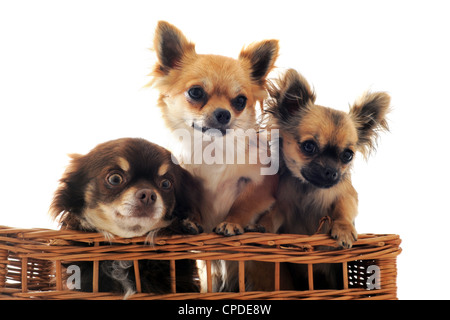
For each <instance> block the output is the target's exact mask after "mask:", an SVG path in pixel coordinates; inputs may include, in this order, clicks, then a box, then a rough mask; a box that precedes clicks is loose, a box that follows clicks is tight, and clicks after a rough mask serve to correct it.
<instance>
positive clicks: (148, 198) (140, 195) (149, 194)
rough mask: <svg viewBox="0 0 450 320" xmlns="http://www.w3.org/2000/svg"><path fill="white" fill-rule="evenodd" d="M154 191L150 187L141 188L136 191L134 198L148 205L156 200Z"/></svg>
mask: <svg viewBox="0 0 450 320" xmlns="http://www.w3.org/2000/svg"><path fill="white" fill-rule="evenodd" d="M157 198H158V197H157V195H156V193H155V192H154V191H153V190H151V189H141V190H139V191H138V192H136V199H137V200H138V201H140V202H141V203H142V204H144V205H147V206H148V205H150V204H153V203H155V202H156V199H157Z"/></svg>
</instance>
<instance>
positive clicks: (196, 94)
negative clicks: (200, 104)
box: [188, 87, 206, 101]
mask: <svg viewBox="0 0 450 320" xmlns="http://www.w3.org/2000/svg"><path fill="white" fill-rule="evenodd" d="M188 95H189V97H190V98H191V99H192V100H195V101H200V100H203V98H204V97H205V96H206V92H205V90H203V88H201V87H192V88H190V89H189V90H188Z"/></svg>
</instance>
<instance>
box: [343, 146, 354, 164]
mask: <svg viewBox="0 0 450 320" xmlns="http://www.w3.org/2000/svg"><path fill="white" fill-rule="evenodd" d="M353 154H354V153H353V151H352V150H350V149H347V150H344V152H342V153H341V160H342V162H343V163H349V162H350V161H352V159H353Z"/></svg>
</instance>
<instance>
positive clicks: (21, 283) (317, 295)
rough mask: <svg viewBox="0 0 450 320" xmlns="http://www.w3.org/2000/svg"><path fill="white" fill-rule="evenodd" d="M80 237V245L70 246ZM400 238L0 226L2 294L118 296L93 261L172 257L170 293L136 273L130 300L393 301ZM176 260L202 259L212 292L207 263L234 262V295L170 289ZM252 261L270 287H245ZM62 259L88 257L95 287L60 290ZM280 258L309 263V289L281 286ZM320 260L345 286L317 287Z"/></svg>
mask: <svg viewBox="0 0 450 320" xmlns="http://www.w3.org/2000/svg"><path fill="white" fill-rule="evenodd" d="M68 241H70V245H68ZM77 242H79V243H80V244H84V246H83V247H80V246H79V245H73V243H77ZM400 242H401V240H400V238H399V236H397V235H375V234H360V235H359V238H358V241H356V242H355V243H354V245H353V247H352V248H351V249H342V250H330V251H322V250H320V251H319V250H316V248H317V247H318V246H334V245H335V243H334V240H332V239H330V237H328V236H326V235H313V236H300V235H290V234H262V233H246V234H243V235H240V236H233V237H222V236H218V235H216V234H200V235H196V236H171V237H157V238H155V239H154V244H153V245H148V244H146V239H145V238H143V237H141V238H133V239H123V238H116V239H114V240H112V241H108V242H106V244H105V238H104V236H103V235H102V234H97V233H84V232H76V231H55V230H48V229H17V228H9V227H2V226H0V299H123V296H121V295H118V294H114V293H109V292H98V289H97V288H98V284H96V281H97V282H98V263H99V261H102V260H131V261H133V262H134V264H135V267H136V266H137V263H138V261H139V260H141V259H151V260H168V261H170V266H171V268H170V274H168V275H167V276H168V277H170V279H171V283H172V285H171V287H172V293H170V294H164V295H157V294H148V293H140V292H139V291H140V279H139V273H137V275H136V288H137V291H138V293H136V294H133V295H131V296H130V297H128V299H396V298H397V285H396V278H397V266H396V260H397V256H398V255H399V254H400V252H401V248H400V247H399V245H400ZM86 244H92V245H90V246H86ZM179 259H196V260H205V261H206V266H207V270H208V272H207V274H208V288H209V289H211V279H210V268H211V261H213V260H232V261H238V264H239V292H220V293H217V292H205V293H177V292H175V291H176V290H175V288H176V285H175V273H176V270H175V261H176V260H179ZM250 260H254V261H264V262H273V263H274V265H275V268H274V270H275V271H274V277H275V290H274V291H269V292H263V291H250V292H246V291H245V279H244V277H245V271H244V269H245V261H250ZM64 261H93V268H94V271H93V274H94V277H93V288H94V290H93V292H79V291H75V290H68V289H63V288H64V286H63V277H62V271H61V270H62V268H61V265H62V263H63V262H64ZM282 262H291V263H300V264H306V265H307V266H308V276H309V277H308V278H309V290H305V291H283V290H279V285H280V263H282ZM318 263H339V264H342V268H343V271H344V272H343V278H344V279H343V282H344V288H343V289H342V290H314V281H313V265H315V264H318ZM367 266H376V268H377V270H378V273H379V278H378V280H379V282H378V285H377V286H375V289H373V290H368V286H367V282H368V281H371V278H370V277H371V276H372V273H370V272H369V273H368V272H367V270H368V268H367ZM135 270H136V268H135ZM96 275H97V277H96ZM372 287H373V286H372ZM209 291H210V290H209Z"/></svg>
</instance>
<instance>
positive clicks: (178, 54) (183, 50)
mask: <svg viewBox="0 0 450 320" xmlns="http://www.w3.org/2000/svg"><path fill="white" fill-rule="evenodd" d="M153 48H154V50H155V51H156V56H157V58H158V63H159V69H160V70H161V71H162V72H163V73H165V74H167V73H169V71H170V69H174V68H177V67H179V66H180V64H181V60H182V58H183V57H184V56H185V55H186V54H188V53H195V45H194V44H193V43H191V42H189V41H188V40H187V39H186V37H185V36H184V35H183V33H182V32H181V31H180V30H178V29H177V28H176V27H175V26H173V25H171V24H170V23H168V22H166V21H159V22H158V25H157V27H156V31H155V38H154V40H153Z"/></svg>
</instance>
